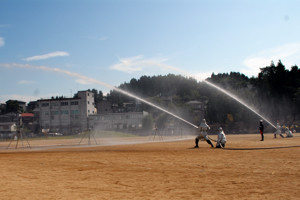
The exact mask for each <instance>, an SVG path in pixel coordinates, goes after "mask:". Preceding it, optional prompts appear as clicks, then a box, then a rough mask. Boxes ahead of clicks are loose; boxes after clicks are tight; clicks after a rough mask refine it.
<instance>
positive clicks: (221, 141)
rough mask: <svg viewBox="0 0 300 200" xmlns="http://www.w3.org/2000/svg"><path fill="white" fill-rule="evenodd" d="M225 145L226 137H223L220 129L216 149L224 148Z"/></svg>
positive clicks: (223, 134)
mask: <svg viewBox="0 0 300 200" xmlns="http://www.w3.org/2000/svg"><path fill="white" fill-rule="evenodd" d="M225 144H226V136H225V133H224V131H223V129H222V127H220V128H219V133H218V139H217V144H216V148H225Z"/></svg>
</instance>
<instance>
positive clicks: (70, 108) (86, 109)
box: [34, 91, 97, 135]
mask: <svg viewBox="0 0 300 200" xmlns="http://www.w3.org/2000/svg"><path fill="white" fill-rule="evenodd" d="M34 113H35V115H37V116H38V120H39V125H40V130H41V131H45V132H55V133H56V132H58V133H63V134H65V135H68V134H74V133H79V132H82V131H85V130H87V129H88V126H89V125H88V115H91V114H96V113H97V112H96V109H95V103H94V94H93V93H92V92H90V91H79V92H78V95H77V96H76V97H75V98H58V99H42V100H38V101H37V107H36V108H35V109H34Z"/></svg>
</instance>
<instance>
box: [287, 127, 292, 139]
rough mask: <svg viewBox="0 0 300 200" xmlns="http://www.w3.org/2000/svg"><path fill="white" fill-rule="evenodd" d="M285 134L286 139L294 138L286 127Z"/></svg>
mask: <svg viewBox="0 0 300 200" xmlns="http://www.w3.org/2000/svg"><path fill="white" fill-rule="evenodd" d="M285 134H286V137H294V135H293V133H292V131H290V129H289V128H288V127H286V129H285Z"/></svg>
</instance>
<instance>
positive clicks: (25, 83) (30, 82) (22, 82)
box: [18, 80, 35, 85]
mask: <svg viewBox="0 0 300 200" xmlns="http://www.w3.org/2000/svg"><path fill="white" fill-rule="evenodd" d="M34 83H35V81H30V80H20V81H18V84H20V85H27V84H34Z"/></svg>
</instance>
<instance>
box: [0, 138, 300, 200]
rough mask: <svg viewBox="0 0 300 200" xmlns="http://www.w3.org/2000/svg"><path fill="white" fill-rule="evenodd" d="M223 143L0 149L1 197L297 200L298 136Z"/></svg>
mask: <svg viewBox="0 0 300 200" xmlns="http://www.w3.org/2000/svg"><path fill="white" fill-rule="evenodd" d="M212 137H213V138H214V137H215V136H212ZM227 138H228V143H227V146H226V147H227V148H226V149H213V148H210V147H209V145H208V144H207V143H205V142H201V143H200V148H199V149H194V148H192V147H193V146H194V141H193V139H187V140H182V141H174V142H166V141H157V142H150V143H145V144H127V145H115V146H93V147H80V148H78V147H76V148H75V147H72V148H70V147H68V148H66V147H65V148H55V149H54V148H51V149H34V148H32V149H18V150H11V149H2V150H1V151H0V163H1V164H0V185H1V187H0V199H30V200H32V199H72V200H73V199H97V200H98V199H101V200H102V199H131V200H132V199H143V200H144V199H160V200H161V199H168V200H169V199H213V200H216V199H230V200H231V199H247V200H248V199H255V200H257V199H272V200H274V199H284V200H287V199H300V193H299V188H300V134H299V133H298V134H295V137H294V138H284V139H283V138H277V139H273V135H272V134H265V141H263V142H261V141H259V139H260V135H259V134H256V135H227Z"/></svg>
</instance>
